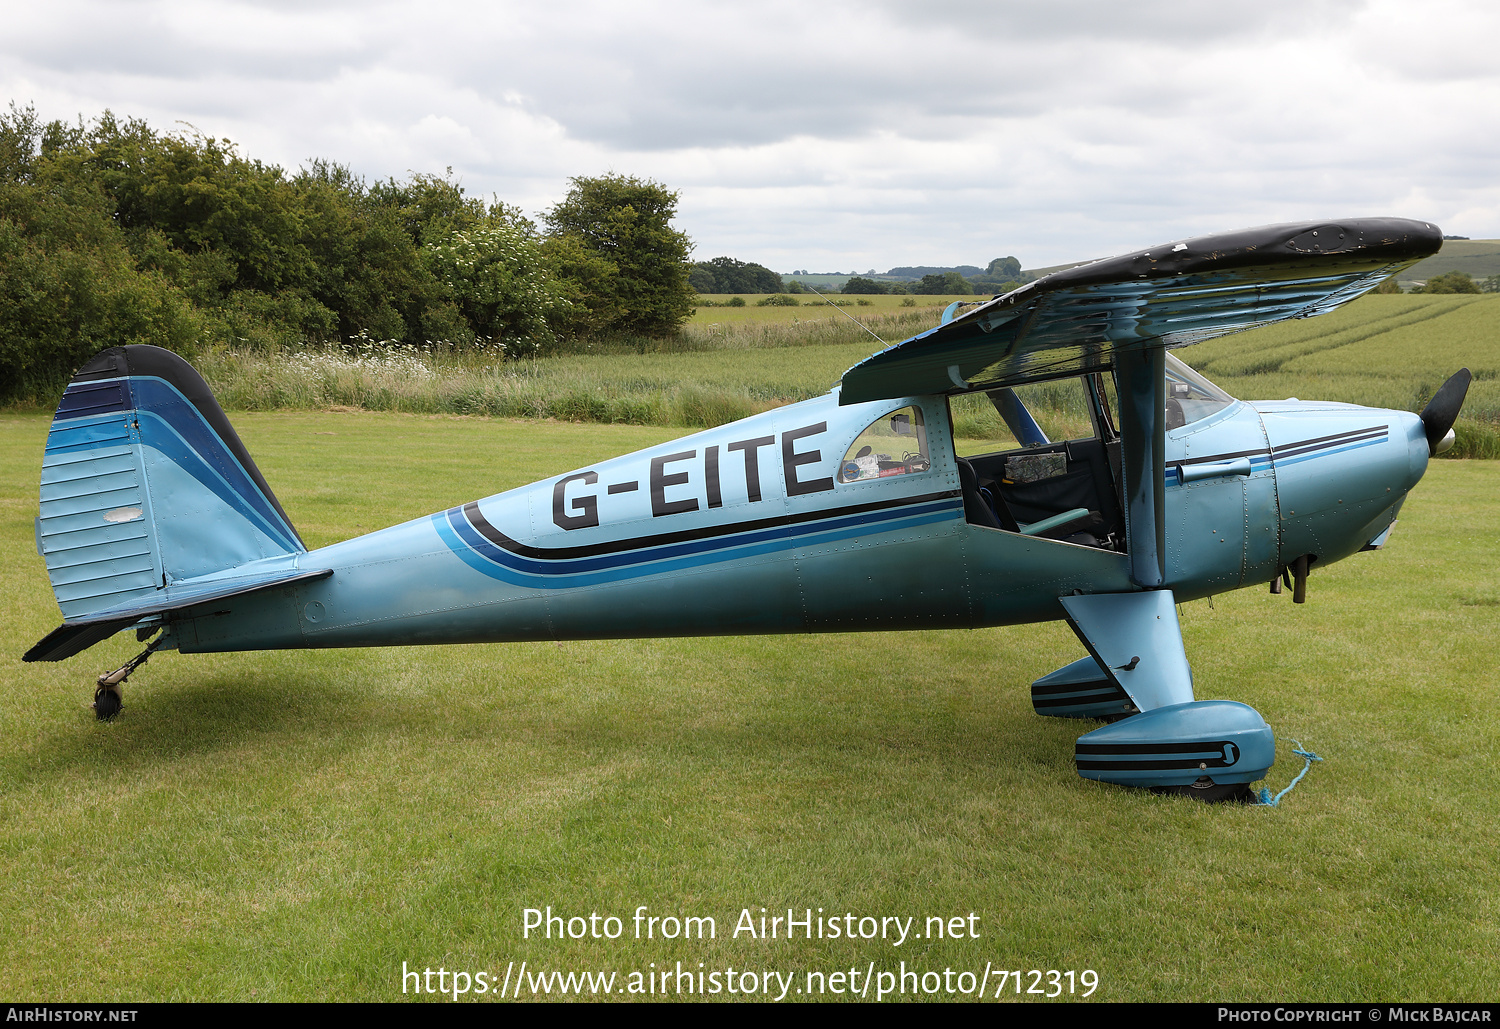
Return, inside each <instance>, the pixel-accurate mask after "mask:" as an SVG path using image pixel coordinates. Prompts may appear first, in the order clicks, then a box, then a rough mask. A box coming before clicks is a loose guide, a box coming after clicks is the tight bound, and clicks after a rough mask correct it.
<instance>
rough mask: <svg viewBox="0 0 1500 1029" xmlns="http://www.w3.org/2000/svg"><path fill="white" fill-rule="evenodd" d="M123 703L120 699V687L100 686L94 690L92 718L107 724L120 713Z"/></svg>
mask: <svg viewBox="0 0 1500 1029" xmlns="http://www.w3.org/2000/svg"><path fill="white" fill-rule="evenodd" d="M123 703H124V701H123V699H122V698H121V697H120V687H118V686H115V685H112V684H110V685H105V684H100V686H99V687H98V688H97V689H95V690H94V717H95V718H97V719H99V721H101V722H107V721H109V720H110V719H111V718H113V717H114V716H115V715H117V714H119V713H120V707H121V706H122V705H123Z"/></svg>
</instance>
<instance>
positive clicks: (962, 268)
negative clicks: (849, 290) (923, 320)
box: [876, 264, 984, 281]
mask: <svg viewBox="0 0 1500 1029" xmlns="http://www.w3.org/2000/svg"><path fill="white" fill-rule="evenodd" d="M945 272H958V274H960V275H962V276H963V277H964V278H966V279H972V278H974V277H975V276H976V275H983V274H984V269H983V268H979V267H976V266H975V265H972V264H955V265H948V266H945V267H942V268H939V267H937V266H936V265H925V264H918V265H902V266H901V267H900V268H892V269H891V270H890V271H888V272H886V273H885V274H884V275H880V276H876V277H877V278H881V279H900V280H904V281H915V280H917V279H920V278H921V277H922V276H924V275H942V274H944V273H945Z"/></svg>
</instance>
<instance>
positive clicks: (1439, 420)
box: [1419, 368, 1473, 457]
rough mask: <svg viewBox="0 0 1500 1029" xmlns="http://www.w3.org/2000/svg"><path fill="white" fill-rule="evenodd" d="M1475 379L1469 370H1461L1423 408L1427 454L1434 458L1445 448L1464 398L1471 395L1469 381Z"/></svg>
mask: <svg viewBox="0 0 1500 1029" xmlns="http://www.w3.org/2000/svg"><path fill="white" fill-rule="evenodd" d="M1472 378H1473V376H1472V375H1470V374H1469V369H1467V368H1460V369H1459V370H1458V371H1456V372H1454V373H1453V375H1452V376H1451V377H1450V378H1449V379H1448V381H1447V382H1445V383H1443V384H1442V385H1441V386H1439V387H1438V391H1437V392H1436V393H1434V394H1433V395H1432V400H1431V401H1430V402H1429V403H1428V404H1427V406H1426V407H1424V408H1422V414H1421V415H1420V416H1419V417H1421V419H1422V425H1423V426H1424V427H1425V428H1426V429H1427V452H1428V453H1429V454H1431V455H1433V456H1434V457H1435V456H1437V453H1438V451H1439V449H1440V448H1441V449H1442V450H1447V449H1448V448H1447V447H1445V446H1443V438H1444V437H1445V436H1447V435H1448V431H1449V430H1450V429H1452V428H1453V423H1454V422H1456V421H1457V420H1458V412H1459V409H1460V408H1462V407H1463V406H1464V397H1466V396H1468V394H1469V381H1470V380H1471V379H1472Z"/></svg>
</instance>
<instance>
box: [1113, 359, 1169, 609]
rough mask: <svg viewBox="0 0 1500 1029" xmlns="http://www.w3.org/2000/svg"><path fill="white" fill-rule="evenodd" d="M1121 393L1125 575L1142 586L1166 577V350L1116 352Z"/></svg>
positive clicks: (1156, 583)
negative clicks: (1127, 571)
mask: <svg viewBox="0 0 1500 1029" xmlns="http://www.w3.org/2000/svg"><path fill="white" fill-rule="evenodd" d="M1115 385H1116V388H1117V389H1118V390H1119V393H1120V445H1121V457H1122V460H1121V466H1122V467H1121V470H1122V472H1123V473H1124V478H1125V484H1124V485H1125V536H1126V540H1125V548H1126V552H1127V553H1128V554H1129V555H1130V580H1131V581H1132V582H1134V583H1135V584H1136V585H1137V586H1141V587H1144V588H1145V589H1148V590H1150V589H1159V588H1160V587H1161V585H1162V583H1163V582H1165V581H1166V551H1167V545H1166V526H1165V523H1164V522H1163V516H1162V512H1163V510H1164V509H1165V506H1166V475H1167V466H1166V455H1165V449H1166V434H1167V425H1166V419H1167V416H1166V405H1167V387H1166V350H1165V349H1164V348H1162V347H1160V346H1154V347H1146V348H1144V349H1140V350H1125V349H1121V350H1117V351H1116V352H1115Z"/></svg>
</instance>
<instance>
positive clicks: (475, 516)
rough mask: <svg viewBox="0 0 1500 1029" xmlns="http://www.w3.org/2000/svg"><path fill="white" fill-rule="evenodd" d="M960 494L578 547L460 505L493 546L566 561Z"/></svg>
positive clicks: (949, 492) (950, 492)
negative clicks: (511, 528) (521, 536)
mask: <svg viewBox="0 0 1500 1029" xmlns="http://www.w3.org/2000/svg"><path fill="white" fill-rule="evenodd" d="M960 495H961V494H960V493H959V491H958V490H945V491H943V492H941V493H927V494H924V495H922V496H920V497H902V498H900V499H898V500H882V501H878V502H876V503H873V504H858V505H856V506H854V507H839V508H833V509H830V510H825V511H807V512H804V513H802V514H795V515H780V516H777V517H774V518H761V519H757V520H756V521H753V522H729V523H727V524H725V525H709V526H704V527H703V528H700V529H684V530H682V531H680V532H664V533H660V534H658V535H655V536H633V537H631V538H629V539H622V540H609V541H607V542H604V543H592V544H586V545H584V546H578V547H533V546H530V545H528V544H525V543H520V542H517V541H516V540H513V539H511V538H510V537H509V536H507V535H505V533H503V532H501V531H500V530H499V529H497V528H495V527H494V526H493V525H491V524H490V522H489V520H488V519H487V518H485V517H484V514H483V512H481V511H480V510H479V502H478V501H474V500H471V501H470V502H469V503H467V504H465V505H464V506H463V512H464V517H466V518H467V519H468V520H469V524H470V525H472V526H474V529H475V530H476V531H477V532H478V533H479V534H480V535H481V536H483V537H484V538H485V539H487V540H489V541H490V542H491V543H493V544H494V545H495V546H497V547H500V548H502V549H504V550H508V551H510V552H511V553H512V554H518V555H520V556H521V557H531V558H539V559H542V560H558V561H560V560H567V559H570V558H578V557H597V556H598V555H601V554H618V553H623V552H624V551H628V550H645V549H647V548H650V547H660V546H667V545H669V544H673V543H687V542H690V541H692V540H702V539H712V538H713V537H715V536H732V535H735V534H737V533H741V532H755V531H757V530H760V529H771V528H775V527H777V526H781V525H798V524H801V523H802V522H813V521H820V520H822V519H825V518H845V517H848V516H849V515H858V514H864V513H866V512H869V511H883V510H887V509H889V508H893V507H906V506H910V505H915V504H925V503H929V502H931V501H934V500H948V499H957V498H958V497H959V496H960Z"/></svg>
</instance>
